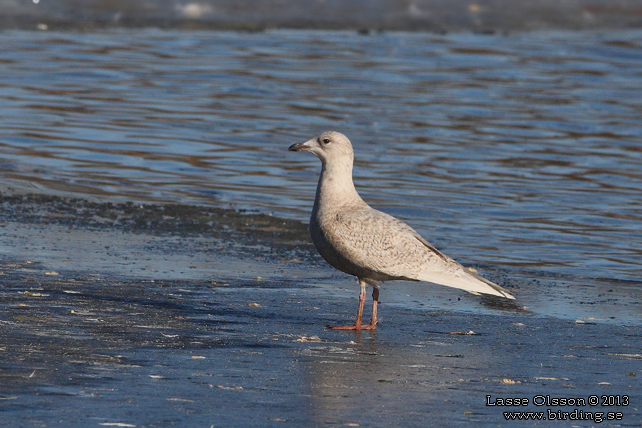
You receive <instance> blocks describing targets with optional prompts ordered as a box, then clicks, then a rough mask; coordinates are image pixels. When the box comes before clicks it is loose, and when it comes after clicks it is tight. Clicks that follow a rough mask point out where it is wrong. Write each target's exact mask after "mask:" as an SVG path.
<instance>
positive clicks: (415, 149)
mask: <svg viewBox="0 0 642 428" xmlns="http://www.w3.org/2000/svg"><path fill="white" fill-rule="evenodd" d="M0 42H1V46H2V50H1V51H0V117H1V118H2V130H1V135H0V174H1V176H2V177H3V181H4V182H5V185H7V184H10V185H13V186H19V187H26V188H27V189H34V188H35V189H37V190H40V191H47V192H51V193H65V194H73V195H75V196H81V197H88V196H90V197H99V198H106V197H107V198H109V197H117V198H119V199H126V200H136V201H149V202H170V201H171V202H176V201H180V202H182V203H188V204H203V205H217V206H231V207H237V208H248V209H253V210H258V211H261V212H269V213H274V215H280V216H285V217H289V218H296V219H300V220H302V221H307V217H308V213H309V211H310V209H311V205H312V200H313V197H314V189H315V187H316V179H317V174H318V171H319V168H320V165H319V163H318V161H317V160H316V159H315V158H314V157H313V156H311V155H309V154H301V153H289V152H287V151H286V149H287V147H288V145H290V144H291V143H293V142H298V141H302V140H305V139H308V138H310V137H312V136H314V135H316V134H317V133H318V132H319V131H322V130H328V129H333V130H337V131H341V132H343V133H345V134H347V135H348V137H350V138H351V140H352V142H353V145H354V146H355V150H356V159H357V162H356V168H355V181H356V184H357V187H358V189H359V190H360V192H361V194H362V196H363V197H364V198H365V199H366V200H367V201H369V202H370V203H371V204H372V205H373V206H375V207H377V208H380V209H383V210H384V211H387V212H389V213H391V214H394V215H396V216H399V217H401V218H403V219H405V220H407V221H408V222H409V223H410V224H411V225H413V226H414V227H415V228H416V229H417V230H418V231H420V233H422V234H423V235H424V236H426V237H427V238H428V239H429V240H431V241H432V242H433V243H434V244H435V245H437V246H438V247H440V248H442V249H443V250H445V251H446V252H448V253H449V254H451V255H452V256H454V257H456V258H458V259H462V260H465V261H466V262H468V263H471V264H479V265H485V266H493V267H495V268H496V269H500V270H501V269H504V270H506V271H509V272H516V271H521V272H525V273H526V274H527V273H528V272H540V273H546V274H547V275H553V276H560V277H562V278H567V279H568V280H569V281H570V280H572V281H574V282H575V283H576V284H579V285H582V284H590V283H591V281H594V279H595V278H597V279H599V283H600V284H604V283H606V284H607V288H608V287H609V286H610V285H609V284H611V283H617V282H618V281H619V282H620V283H621V284H625V285H626V284H629V285H628V286H631V284H632V285H633V286H635V287H638V286H639V282H638V281H639V280H640V275H639V272H640V264H641V262H642V223H641V222H642V212H641V209H640V207H641V206H642V32H640V31H631V32H624V31H622V32H612V31H611V32H608V33H606V32H605V33H597V32H591V33H582V32H546V33H541V32H540V33H537V32H535V33H524V34H511V35H507V36H497V35H495V36H490V35H475V34H469V33H461V34H453V35H444V36H440V35H434V34H428V33H394V32H391V33H381V34H374V33H371V34H370V35H359V34H357V33H354V32H319V31H315V32H313V31H310V32H307V31H284V30H282V31H268V32H262V33H235V32H196V31H194V32H190V31H162V30H152V29H149V30H111V31H105V32H99V33H82V32H68V33H55V32H20V31H16V32H9V31H7V32H3V33H1V34H0Z"/></svg>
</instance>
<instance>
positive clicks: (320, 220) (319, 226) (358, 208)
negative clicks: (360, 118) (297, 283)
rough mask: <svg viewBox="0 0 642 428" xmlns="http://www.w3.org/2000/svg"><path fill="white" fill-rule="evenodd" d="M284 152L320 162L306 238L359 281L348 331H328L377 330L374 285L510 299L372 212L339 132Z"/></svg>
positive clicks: (406, 228)
mask: <svg viewBox="0 0 642 428" xmlns="http://www.w3.org/2000/svg"><path fill="white" fill-rule="evenodd" d="M288 150H289V151H293V152H300V151H307V152H311V153H312V154H314V155H315V156H316V157H318V158H319V159H320V160H321V165H322V168H321V175H320V176H319V184H318V186H317V192H316V197H315V199H314V207H313V208H312V215H311V217H310V236H311V238H312V242H313V243H314V246H315V247H316V249H317V251H318V252H319V254H321V257H323V259H324V260H325V261H326V262H328V263H329V264H330V265H331V266H332V267H334V268H336V269H338V270H340V271H342V272H345V273H347V274H349V275H353V276H355V277H356V278H357V280H358V281H359V285H360V286H361V292H360V293H359V309H358V311H357V319H356V321H355V323H354V324H353V325H332V326H328V328H331V329H339V330H372V329H375V328H376V327H377V304H378V302H379V281H390V280H412V281H425V282H430V283H433V284H439V285H445V286H446V287H454V288H459V289H462V290H465V291H467V292H469V293H472V294H476V295H479V294H490V295H493V296H499V297H504V298H507V299H514V297H513V296H512V295H511V294H510V293H509V292H508V291H507V290H505V289H503V288H502V287H500V286H499V285H497V284H495V283H493V282H491V281H489V280H487V279H485V278H482V277H481V276H479V275H477V274H476V273H474V272H472V271H471V270H468V269H466V268H464V267H463V266H462V265H460V264H459V263H457V262H456V261H454V260H453V259H451V258H450V257H448V256H447V255H445V254H443V253H442V252H440V251H439V250H437V249H436V248H435V247H434V246H433V245H431V244H430V243H429V242H428V241H426V240H425V239H424V238H422V237H421V235H419V234H418V233H417V232H416V231H415V230H414V229H412V228H411V227H410V226H408V225H407V224H406V223H404V222H402V221H401V220H398V219H396V218H395V217H393V216H391V215H388V214H386V213H384V212H381V211H378V210H375V209H374V208H371V207H370V206H369V205H368V204H367V203H365V202H364V200H363V199H361V197H360V196H359V194H358V193H357V190H356V189H355V187H354V183H353V182H352V166H353V163H354V151H353V149H352V144H351V143H350V140H349V139H348V138H347V137H346V136H345V135H343V134H341V133H339V132H334V131H329V132H324V133H322V134H321V135H319V136H318V137H315V138H313V139H311V140H308V141H306V142H304V143H296V144H293V145H291V146H290V147H289V148H288ZM367 285H371V286H372V287H373V291H372V318H371V321H370V324H363V323H362V321H361V317H362V315H363V305H364V303H365V301H366V286H367Z"/></svg>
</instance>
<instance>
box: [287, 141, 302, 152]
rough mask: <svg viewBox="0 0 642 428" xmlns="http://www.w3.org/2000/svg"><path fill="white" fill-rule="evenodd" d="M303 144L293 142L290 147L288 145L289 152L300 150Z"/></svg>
mask: <svg viewBox="0 0 642 428" xmlns="http://www.w3.org/2000/svg"><path fill="white" fill-rule="evenodd" d="M302 146H303V143H295V144H292V145H291V146H290V147H288V151H289V152H300V151H301V147H302Z"/></svg>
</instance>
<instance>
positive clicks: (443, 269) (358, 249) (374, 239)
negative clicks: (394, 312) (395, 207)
mask: <svg viewBox="0 0 642 428" xmlns="http://www.w3.org/2000/svg"><path fill="white" fill-rule="evenodd" d="M328 231H329V236H328V238H329V239H330V240H331V241H332V244H333V246H334V247H335V248H336V250H337V251H338V252H339V253H341V255H342V256H343V257H345V258H347V259H348V260H350V261H351V262H352V263H354V264H356V265H357V266H360V267H362V268H365V269H368V270H371V271H374V272H378V273H381V274H384V275H387V276H390V277H393V278H405V279H413V280H420V281H427V282H432V283H436V284H441V285H445V286H447V287H454V288H459V289H462V290H465V291H468V292H469V293H473V294H480V293H484V294H492V295H496V296H501V297H506V298H509V299H513V298H514V297H513V296H511V295H510V293H509V292H508V291H507V290H504V289H503V288H502V287H500V286H498V285H497V284H494V283H493V282H491V281H488V280H486V279H485V278H482V277H481V276H478V275H476V274H474V273H473V272H470V271H468V270H467V269H465V268H464V267H463V266H461V265H460V264H459V263H457V262H456V261H454V260H453V259H451V258H450V257H448V256H446V255H445V254H443V253H441V252H440V251H439V250H437V249H436V248H435V247H434V246H432V245H431V244H430V243H429V242H428V241H426V240H425V239H424V238H422V237H421V235H419V234H418V233H417V232H416V231H415V230H414V229H413V228H411V227H410V226H408V225H407V224H405V223H404V222H402V221H401V220H398V219H396V218H394V217H392V216H391V215H388V214H386V213H383V212H381V211H377V210H375V209H372V208H370V207H367V209H364V208H356V209H353V210H344V211H341V212H340V213H338V214H337V215H336V217H335V218H334V219H333V224H332V225H331V227H329V228H328Z"/></svg>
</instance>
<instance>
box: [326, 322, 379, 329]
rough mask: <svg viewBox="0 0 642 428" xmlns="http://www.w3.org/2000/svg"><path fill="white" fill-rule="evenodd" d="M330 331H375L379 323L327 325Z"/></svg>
mask: <svg viewBox="0 0 642 428" xmlns="http://www.w3.org/2000/svg"><path fill="white" fill-rule="evenodd" d="M326 327H327V328H329V329H330V330H374V329H376V328H377V323H374V324H372V323H371V324H353V325H327V326H326Z"/></svg>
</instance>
